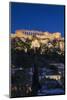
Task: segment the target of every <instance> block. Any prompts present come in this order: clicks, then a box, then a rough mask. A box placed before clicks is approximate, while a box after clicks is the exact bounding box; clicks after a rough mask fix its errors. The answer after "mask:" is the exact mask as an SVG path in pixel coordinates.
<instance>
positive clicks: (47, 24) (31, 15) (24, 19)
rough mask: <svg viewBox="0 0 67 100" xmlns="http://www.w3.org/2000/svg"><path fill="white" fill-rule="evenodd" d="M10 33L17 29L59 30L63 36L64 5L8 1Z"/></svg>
mask: <svg viewBox="0 0 67 100" xmlns="http://www.w3.org/2000/svg"><path fill="white" fill-rule="evenodd" d="M10 4H11V14H10V16H11V33H15V31H16V30H18V29H29V30H39V31H48V32H51V33H53V32H61V34H62V36H64V6H63V5H62V6H59V5H58V6H57V5H46V4H30V3H28V4H27V3H14V2H12V3H10Z"/></svg>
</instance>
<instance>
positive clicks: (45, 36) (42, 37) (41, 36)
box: [11, 30, 64, 51]
mask: <svg viewBox="0 0 67 100" xmlns="http://www.w3.org/2000/svg"><path fill="white" fill-rule="evenodd" d="M13 38H19V39H20V40H21V41H24V39H25V40H26V39H28V40H30V41H31V42H32V45H31V48H34V47H38V48H39V47H40V44H48V42H49V41H50V43H51V41H53V40H57V41H58V43H59V47H60V49H61V50H62V51H64V37H62V36H61V33H59V32H55V33H50V32H42V31H35V30H16V32H15V34H11V39H13ZM49 47H52V44H50V46H49Z"/></svg>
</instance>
